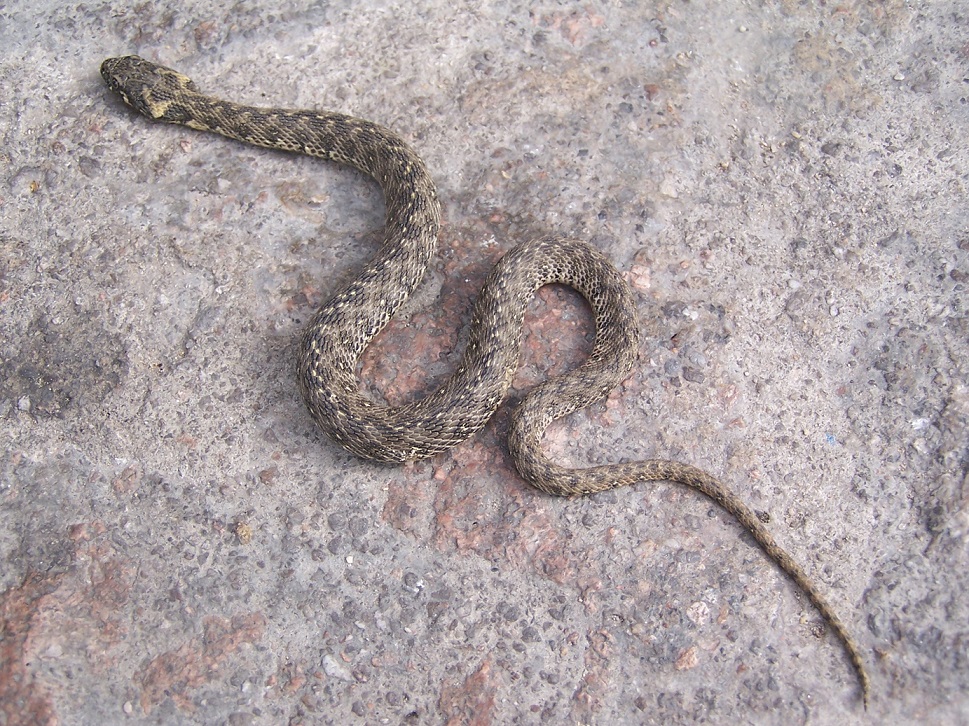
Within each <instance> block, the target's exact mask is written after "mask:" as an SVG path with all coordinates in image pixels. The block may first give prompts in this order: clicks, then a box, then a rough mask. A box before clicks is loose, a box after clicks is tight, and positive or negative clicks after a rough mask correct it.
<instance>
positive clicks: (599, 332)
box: [101, 56, 869, 703]
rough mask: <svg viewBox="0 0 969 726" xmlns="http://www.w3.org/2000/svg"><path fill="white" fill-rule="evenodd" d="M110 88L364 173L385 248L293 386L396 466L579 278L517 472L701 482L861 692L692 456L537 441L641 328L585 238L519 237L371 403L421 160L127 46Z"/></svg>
mask: <svg viewBox="0 0 969 726" xmlns="http://www.w3.org/2000/svg"><path fill="white" fill-rule="evenodd" d="M101 75H102V76H103V77H104V80H105V81H106V82H107V84H108V86H109V87H110V88H111V89H113V90H114V91H116V92H118V93H119V94H120V95H121V97H122V98H123V99H124V101H125V102H126V103H127V104H128V105H129V106H131V107H133V108H135V109H136V110H137V111H139V112H140V113H142V114H144V115H145V116H147V117H148V118H151V119H154V120H157V121H164V122H167V123H176V124H182V125H184V126H188V127H190V128H193V129H198V130H201V131H212V132H215V133H218V134H222V135H223V136H228V137H230V138H233V139H237V140H239V141H243V142H246V143H249V144H254V145H256V146H263V147H268V148H271V149H281V150H285V151H291V152H296V153H301V154H308V155H310V156H317V157H322V158H324V159H331V160H333V161H337V162H340V163H342V164H348V165H350V166H353V167H355V168H357V169H359V170H360V171H362V172H363V173H365V174H367V175H369V176H371V177H373V178H374V179H375V180H376V181H377V182H378V183H379V184H380V186H381V188H382V189H383V193H384V196H385V199H386V205H387V219H386V230H385V237H384V241H383V244H382V246H381V248H380V250H379V252H378V253H377V254H376V256H375V257H374V258H373V259H372V260H371V261H370V262H369V263H368V264H367V266H366V267H365V268H364V269H363V271H362V272H360V273H359V275H357V277H355V278H354V279H353V280H351V281H350V282H348V283H346V284H345V285H344V286H343V287H342V288H340V289H339V290H337V292H336V293H335V294H334V295H333V297H332V298H331V299H330V300H329V301H328V302H326V303H325V304H324V305H323V306H322V307H321V308H320V309H319V310H318V311H317V312H316V314H315V316H314V317H313V319H312V321H311V322H310V324H309V326H308V327H307V329H306V331H305V333H304V334H303V338H302V342H301V344H300V346H299V354H298V361H297V372H298V383H299V388H300V391H301V392H302V395H303V398H304V399H305V401H306V405H307V407H308V408H309V411H310V413H311V415H312V416H313V418H314V419H315V420H316V422H317V423H318V424H319V426H320V428H322V429H323V431H324V432H325V433H326V434H327V435H328V436H330V438H332V439H334V440H335V441H337V442H339V443H340V444H341V445H342V446H344V447H345V448H347V449H348V450H349V451H351V452H353V453H354V454H356V455H358V456H361V457H365V458H369V459H376V460H379V461H385V462H404V461H410V460H414V459H420V458H425V457H428V456H432V455H433V454H436V453H438V452H441V451H444V450H446V449H449V448H451V447H453V446H455V445H456V444H458V443H460V442H461V441H463V440H465V439H466V438H468V437H469V436H471V435H472V434H473V433H475V432H476V431H478V430H479V429H480V428H481V427H482V426H484V424H485V423H486V422H487V420H488V419H489V418H490V417H491V415H492V414H493V413H494V411H495V410H496V409H497V407H498V406H499V405H500V403H501V401H502V399H503V398H504V397H505V393H506V391H507V389H508V387H509V385H510V383H511V378H512V375H513V373H514V371H515V369H516V368H517V366H518V359H519V352H520V349H521V341H522V324H523V319H524V312H525V307H526V305H527V304H528V301H529V300H530V298H531V296H532V294H533V292H534V291H535V290H536V289H537V288H539V287H541V286H543V285H546V284H548V283H553V282H555V283H564V284H566V285H570V286H572V287H573V288H575V289H576V290H578V291H579V292H580V293H581V294H582V295H583V296H584V297H585V298H586V299H587V300H588V302H589V304H590V305H591V307H592V311H593V315H594V319H595V343H594V346H593V350H592V353H591V355H590V357H589V359H588V360H587V361H585V363H583V364H582V365H581V366H579V367H578V368H577V369H575V370H573V371H571V372H569V373H567V374H565V375H561V376H556V377H553V378H551V379H549V380H548V381H546V382H545V383H543V384H541V385H539V386H538V387H536V388H535V389H534V390H533V391H531V392H530V393H529V394H528V396H527V397H526V398H525V399H524V400H523V402H522V403H521V405H520V406H519V408H518V409H517V411H516V412H515V413H514V415H513V417H512V422H511V427H510V433H509V442H508V445H509V449H510V451H511V454H512V457H513V458H514V461H515V463H516V465H517V466H518V469H519V471H520V472H521V474H522V476H523V477H524V478H525V479H526V480H527V481H529V482H530V483H531V484H533V485H534V486H536V487H537V488H539V489H541V490H542V491H545V492H548V493H550V494H557V495H576V494H589V493H592V492H598V491H603V490H606V489H612V488H614V487H618V486H623V485H625V484H633V483H637V482H643V481H652V480H671V481H676V482H679V483H681V484H685V485H687V486H689V487H692V488H694V489H697V490H698V491H700V492H702V493H704V494H706V495H707V496H708V497H710V498H711V499H713V500H714V501H715V502H717V503H718V504H719V505H720V506H722V507H723V508H724V509H726V510H727V511H728V512H730V514H732V515H733V516H734V517H735V518H736V519H737V520H738V521H739V522H740V523H741V524H742V525H743V526H744V527H745V528H746V529H747V530H748V531H749V532H750V533H751V534H752V535H753V536H754V538H755V539H756V540H757V542H758V543H759V544H760V546H761V547H762V548H763V549H764V551H765V552H766V553H767V554H768V555H769V556H770V557H771V558H773V560H774V561H775V562H776V563H777V564H778V565H779V566H780V567H781V569H783V570H784V571H785V572H786V573H787V574H788V575H789V576H790V577H791V579H793V580H794V582H795V583H797V585H798V586H799V587H800V588H801V589H802V590H803V591H804V592H805V593H806V594H807V595H808V597H809V598H810V600H811V602H812V603H813V604H814V606H815V607H816V608H817V609H818V611H819V612H820V613H821V615H822V616H823V617H824V619H825V620H826V621H827V622H828V624H829V625H830V626H831V628H832V629H833V630H834V632H835V633H836V634H837V636H838V637H839V638H840V640H841V642H842V643H843V645H844V647H845V650H846V651H847V653H848V655H849V657H850V659H851V662H852V664H853V665H854V668H855V670H856V672H857V674H858V678H859V680H860V682H861V685H862V692H863V697H864V699H865V702H866V703H867V699H868V690H869V685H868V677H867V674H866V673H865V669H864V665H863V662H862V658H861V654H860V651H859V649H858V646H857V645H856V644H855V641H854V640H853V638H852V637H851V635H850V634H849V633H848V631H847V629H846V627H845V626H844V624H843V623H842V622H841V620H840V619H839V618H838V616H837V615H836V614H835V612H834V610H833V609H832V608H831V606H830V605H828V603H827V601H826V600H825V599H824V598H823V597H822V596H821V594H820V593H819V592H818V590H817V588H816V587H815V585H814V584H813V583H812V582H811V580H810V579H809V578H808V576H807V575H806V574H805V573H804V571H803V570H802V569H801V567H800V566H799V565H798V564H797V563H796V562H795V561H794V560H793V559H792V558H791V557H790V556H789V555H788V554H787V553H786V552H785V551H784V550H783V549H781V548H780V547H779V546H778V545H777V543H776V542H775V541H774V538H773V537H772V536H771V534H770V532H768V531H767V529H766V528H765V527H764V525H763V524H762V523H761V522H760V520H759V519H758V518H757V517H756V516H755V514H754V513H753V512H752V511H751V510H750V508H749V507H747V506H746V505H745V504H744V503H743V502H742V501H741V500H740V499H739V498H738V497H737V496H736V495H735V494H733V492H731V491H730V490H729V489H728V488H727V487H726V486H725V485H723V484H722V483H721V482H719V481H718V480H716V479H714V478H713V477H711V476H710V475H709V474H707V473H706V472H704V471H702V470H700V469H697V468H696V467H692V466H688V465H686V464H680V463H678V462H674V461H666V460H661V459H656V460H648V461H640V462H633V463H626V464H615V465H608V466H599V467H594V468H590V469H567V468H564V467H561V466H558V465H556V464H554V463H552V462H551V461H550V460H549V459H548V458H547V457H546V456H545V455H544V454H543V453H542V451H541V448H540V439H541V436H542V433H543V432H544V431H545V429H546V428H547V426H548V424H549V423H550V422H551V421H553V420H555V419H557V418H560V417H562V416H566V415H568V414H569V413H571V412H573V411H575V410H577V409H580V408H583V407H585V406H587V405H589V404H591V403H593V402H594V401H596V400H599V399H601V398H602V397H603V396H605V395H606V393H607V392H608V391H609V390H611V389H612V388H614V387H615V386H616V385H618V384H619V383H620V382H621V381H622V380H623V379H624V378H625V377H626V376H627V375H628V374H629V372H630V371H631V370H632V367H633V364H634V362H635V360H636V353H637V347H638V342H639V331H638V325H637V321H636V315H635V306H634V304H633V301H632V297H631V295H630V292H629V289H628V287H627V285H626V283H625V281H624V280H623V279H622V277H621V276H620V275H619V273H618V272H617V271H616V269H615V268H614V267H613V266H612V264H611V263H610V262H609V261H608V260H607V259H606V258H605V257H604V256H603V255H602V254H601V253H600V252H599V251H598V250H597V249H595V248H594V247H592V246H591V245H589V244H587V243H585V242H581V241H576V240H571V239H565V238H562V237H547V238H544V239H540V240H537V241H534V242H530V243H526V244H522V245H520V246H518V247H516V248H515V249H513V250H512V251H511V252H509V253H508V254H506V255H505V257H504V258H503V259H502V260H501V261H500V262H499V263H498V265H497V266H496V267H495V269H494V271H493V272H492V273H491V275H490V277H489V278H488V280H487V282H486V283H485V285H484V287H483V289H482V291H481V293H480V295H479V297H478V299H477V301H476V303H475V307H474V312H473V317H472V323H471V329H470V334H469V341H468V345H467V349H466V350H465V352H464V357H463V359H462V360H461V362H460V364H459V365H458V367H457V370H456V371H455V372H454V374H453V375H452V376H451V377H450V378H449V379H448V380H447V381H446V382H445V383H443V384H442V385H441V387H440V388H439V389H438V390H436V391H434V392H433V393H431V394H430V395H428V396H427V397H426V398H424V399H422V400H420V401H417V402H414V403H409V404H406V405H403V406H399V407H387V406H382V405H377V404H376V403H374V402H373V401H371V400H370V399H368V398H366V397H365V396H363V395H362V394H361V393H360V392H359V389H358V386H357V382H356V378H355V373H354V368H355V365H356V362H357V359H358V358H359V357H360V355H361V354H362V353H363V350H364V348H366V346H367V344H368V343H369V342H370V341H371V340H372V339H373V338H374V336H376V335H377V333H379V332H380V330H381V329H383V327H384V326H385V325H386V324H387V323H388V321H389V320H390V319H391V318H392V317H393V315H394V314H395V313H396V312H397V310H398V309H399V308H400V307H401V305H403V303H404V301H405V300H407V298H408V297H409V296H410V294H411V293H412V292H413V291H414V289H415V288H416V287H417V285H418V284H419V283H420V281H421V279H422V278H423V276H424V272H425V270H426V268H427V266H428V263H429V261H430V260H431V258H432V257H433V255H434V254H435V251H436V247H437V235H438V228H439V217H440V205H439V203H438V200H437V194H436V191H435V188H434V184H433V181H432V180H431V177H430V175H429V174H428V171H427V169H426V167H425V166H424V162H423V161H421V159H420V158H419V157H418V156H417V155H416V154H415V153H414V152H413V151H411V150H410V148H409V147H408V146H407V145H406V144H405V143H404V142H403V141H402V140H401V139H400V138H399V137H398V136H397V135H396V134H394V133H393V132H391V131H389V130H388V129H386V128H383V127H382V126H379V125H377V124H374V123H371V122H369V121H364V120H361V119H356V118H353V117H350V116H345V115H342V114H337V113H329V112H317V111H286V110H280V109H261V108H253V107H249V106H240V105H237V104H234V103H229V102H227V101H222V100H219V99H216V98H212V97H210V96H205V95H203V94H201V93H200V92H199V91H198V89H197V88H196V87H195V84H194V83H193V82H192V81H191V80H190V79H189V78H187V77H186V76H184V75H182V74H181V73H178V72H177V71H173V70H171V69H169V68H164V67H162V66H158V65H155V64H153V63H150V62H149V61H146V60H144V59H141V58H138V57H136V56H128V57H123V58H111V59H108V60H106V61H104V63H103V64H102V66H101Z"/></svg>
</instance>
